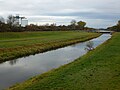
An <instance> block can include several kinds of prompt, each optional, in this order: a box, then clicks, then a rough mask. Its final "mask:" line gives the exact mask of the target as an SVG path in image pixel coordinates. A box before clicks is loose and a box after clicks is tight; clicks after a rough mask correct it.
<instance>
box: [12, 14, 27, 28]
mask: <svg viewBox="0 0 120 90" xmlns="http://www.w3.org/2000/svg"><path fill="white" fill-rule="evenodd" d="M14 18H15V22H14V25H16V26H18V27H19V26H22V27H25V26H27V25H28V20H27V18H25V17H20V16H19V14H17V15H16V16H14Z"/></svg>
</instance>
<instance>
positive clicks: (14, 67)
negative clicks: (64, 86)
mask: <svg viewBox="0 0 120 90" xmlns="http://www.w3.org/2000/svg"><path fill="white" fill-rule="evenodd" d="M110 38H111V35H110V34H103V35H101V36H100V37H98V38H95V39H92V40H91V41H93V43H94V48H95V47H97V46H98V45H100V44H102V43H104V42H105V41H106V40H108V39H110ZM86 43H87V42H83V43H78V44H75V45H71V46H67V47H64V48H60V49H57V50H52V51H48V52H45V53H40V54H36V55H31V56H28V57H23V58H19V59H15V60H12V61H7V62H4V63H1V64H0V90H2V89H5V88H8V87H9V86H11V85H14V84H16V83H20V82H23V81H25V80H27V79H29V78H31V77H33V76H36V75H38V74H42V73H44V72H47V71H49V70H51V69H54V68H58V67H60V66H61V65H64V64H67V63H70V62H72V61H74V60H75V59H77V58H79V57H81V56H83V55H84V54H86V53H87V51H86V50H85V48H86Z"/></svg>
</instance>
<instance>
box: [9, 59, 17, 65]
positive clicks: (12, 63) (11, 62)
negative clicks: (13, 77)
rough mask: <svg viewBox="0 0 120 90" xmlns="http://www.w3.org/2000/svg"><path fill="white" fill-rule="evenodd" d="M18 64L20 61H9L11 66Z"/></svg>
mask: <svg viewBox="0 0 120 90" xmlns="http://www.w3.org/2000/svg"><path fill="white" fill-rule="evenodd" d="M17 62H18V60H12V61H9V64H10V65H15V64H16V63H17Z"/></svg>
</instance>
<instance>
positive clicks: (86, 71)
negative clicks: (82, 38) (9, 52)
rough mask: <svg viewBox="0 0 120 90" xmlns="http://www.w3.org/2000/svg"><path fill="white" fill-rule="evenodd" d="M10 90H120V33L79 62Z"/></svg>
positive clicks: (78, 60)
mask: <svg viewBox="0 0 120 90" xmlns="http://www.w3.org/2000/svg"><path fill="white" fill-rule="evenodd" d="M9 90H120V33H115V34H114V35H113V37H112V39H111V40H109V41H107V42H106V43H104V44H103V45H101V46H99V47H98V48H97V49H95V50H94V51H92V52H89V53H88V54H87V55H85V56H83V57H81V58H79V59H77V60H76V61H74V62H72V63H70V64H68V65H65V66H62V67H60V68H58V69H55V70H52V71H49V72H47V73H45V74H42V75H40V76H37V77H34V78H32V79H30V80H28V81H26V82H24V83H22V84H18V85H16V86H14V87H12V88H10V89H9Z"/></svg>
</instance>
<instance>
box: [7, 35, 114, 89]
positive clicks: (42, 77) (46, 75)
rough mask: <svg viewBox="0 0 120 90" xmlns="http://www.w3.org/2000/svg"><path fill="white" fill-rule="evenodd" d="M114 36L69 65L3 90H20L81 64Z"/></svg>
mask: <svg viewBox="0 0 120 90" xmlns="http://www.w3.org/2000/svg"><path fill="white" fill-rule="evenodd" d="M114 35H115V33H114V34H113V35H112V37H111V38H110V39H108V40H107V41H106V42H104V43H103V44H101V45H99V46H97V47H96V48H95V49H94V50H93V51H90V52H88V53H87V54H85V55H83V56H82V57H80V58H78V59H75V60H74V61H73V62H70V63H68V64H65V65H62V66H60V67H58V68H56V69H52V70H50V71H48V72H45V73H43V74H40V75H37V76H34V77H32V78H30V79H28V80H26V81H24V82H22V83H16V84H15V85H13V86H11V87H9V88H7V89H5V90H21V89H19V87H22V86H23V85H24V86H28V87H29V86H30V85H32V83H35V82H37V80H39V81H40V80H42V79H44V78H47V77H50V76H53V75H52V74H53V73H54V72H57V71H59V70H60V69H62V70H63V69H64V68H66V67H67V66H69V65H73V64H74V65H75V64H76V63H77V61H79V62H82V61H83V60H81V58H86V57H89V56H90V55H91V54H93V53H94V52H95V51H97V50H98V49H100V48H101V47H102V46H105V45H106V44H107V43H109V42H110V41H111V40H112V38H113V37H114Z"/></svg>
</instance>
